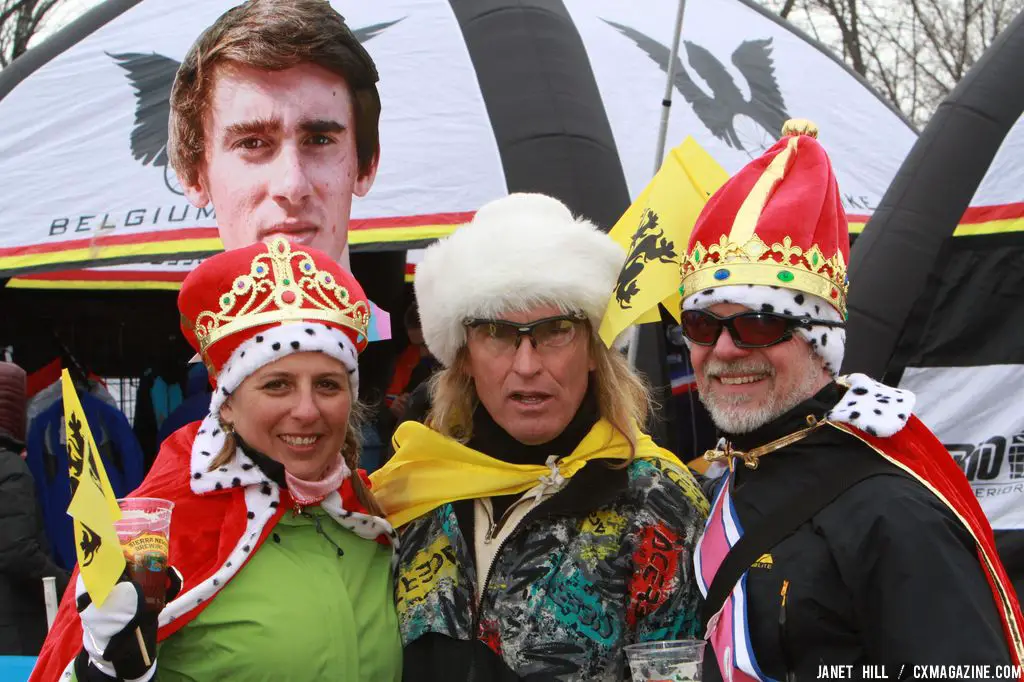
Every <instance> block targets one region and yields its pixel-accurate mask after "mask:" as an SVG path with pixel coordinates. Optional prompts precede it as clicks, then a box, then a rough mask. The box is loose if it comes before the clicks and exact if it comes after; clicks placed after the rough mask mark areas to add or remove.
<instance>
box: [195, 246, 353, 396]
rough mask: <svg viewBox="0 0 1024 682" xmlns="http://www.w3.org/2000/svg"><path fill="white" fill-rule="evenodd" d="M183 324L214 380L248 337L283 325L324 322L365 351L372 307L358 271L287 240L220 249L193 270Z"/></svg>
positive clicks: (323, 254)
mask: <svg viewBox="0 0 1024 682" xmlns="http://www.w3.org/2000/svg"><path fill="white" fill-rule="evenodd" d="M178 310H179V312H180V313H181V329H182V331H183V332H184V333H185V338H186V339H187V340H188V342H189V344H191V345H192V347H193V348H195V349H196V351H197V352H198V353H199V354H200V355H201V356H202V358H203V362H204V363H206V367H207V369H209V371H210V376H211V377H216V376H217V374H218V373H219V372H220V369H221V368H222V367H223V366H224V363H225V362H227V360H228V358H230V357H231V353H232V352H233V351H234V350H235V349H236V348H238V346H239V345H241V344H242V343H243V342H244V341H246V340H248V339H250V338H252V337H253V336H255V335H256V334H258V333H259V332H260V331H263V330H266V329H267V328H269V327H273V326H276V325H279V324H281V323H284V322H319V323H321V324H326V325H328V326H331V327H335V328H337V329H339V330H341V331H342V332H344V333H346V334H347V335H348V336H349V337H350V338H351V339H352V341H353V343H354V344H355V346H356V348H357V349H358V350H360V351H362V349H363V348H365V347H366V343H367V336H366V330H367V326H368V324H369V321H370V305H369V302H368V301H367V299H366V295H365V294H364V293H363V289H362V287H361V286H359V282H357V281H356V278H355V277H353V276H352V274H351V273H349V272H347V271H345V270H344V269H342V267H341V266H340V265H338V264H337V263H335V262H334V261H332V260H331V259H330V257H329V256H328V255H327V254H325V253H322V252H320V251H317V250H315V249H305V248H304V249H302V250H299V249H297V248H294V247H293V246H292V245H291V244H290V243H289V242H288V241H287V240H286V239H283V238H280V237H279V238H276V239H274V240H273V241H271V242H270V243H267V244H263V243H259V244H252V245H250V246H247V247H245V248H241V249H233V250H231V251H225V252H224V253H220V254H217V255H216V256H213V257H211V258H207V259H206V260H205V261H203V262H202V263H201V264H200V265H199V267H197V268H196V269H195V270H193V271H192V272H191V273H189V275H188V277H186V278H185V282H184V283H183V284H182V287H181V293H180V294H179V295H178Z"/></svg>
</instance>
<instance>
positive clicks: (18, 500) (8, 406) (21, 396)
mask: <svg viewBox="0 0 1024 682" xmlns="http://www.w3.org/2000/svg"><path fill="white" fill-rule="evenodd" d="M26 403H27V398H26V395H25V371H24V370H23V369H22V368H21V367H18V366H17V365H15V364H12V363H9V362H0V656H35V655H36V654H38V653H39V648H40V647H41V646H42V644H43V640H44V639H45V638H46V604H45V601H44V598H43V578H44V577H48V576H52V577H54V578H56V579H57V598H58V599H59V598H60V596H61V594H63V592H64V588H65V587H67V584H68V574H67V573H66V572H65V571H64V570H62V569H61V568H60V567H58V566H57V564H55V563H54V561H53V558H52V557H51V556H50V552H49V542H48V541H47V539H46V535H45V533H44V532H43V520H42V516H41V514H40V512H39V503H38V501H37V500H36V494H35V486H34V484H33V481H32V474H31V473H30V472H29V469H28V465H26V464H25V461H24V459H23V457H22V453H23V452H24V450H25V406H26Z"/></svg>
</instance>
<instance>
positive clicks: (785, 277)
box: [776, 270, 793, 282]
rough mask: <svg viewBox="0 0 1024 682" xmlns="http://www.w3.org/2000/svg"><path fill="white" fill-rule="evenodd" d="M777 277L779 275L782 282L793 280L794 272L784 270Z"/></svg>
mask: <svg viewBox="0 0 1024 682" xmlns="http://www.w3.org/2000/svg"><path fill="white" fill-rule="evenodd" d="M776 277H778V278H779V281H781V282H792V281H793V273H792V272H790V271H789V270H783V271H782V272H780V273H779V274H778V275H776Z"/></svg>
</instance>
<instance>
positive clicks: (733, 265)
mask: <svg viewBox="0 0 1024 682" xmlns="http://www.w3.org/2000/svg"><path fill="white" fill-rule="evenodd" d="M681 269H682V281H681V286H680V287H679V293H680V294H681V295H682V296H683V297H684V298H685V297H687V296H689V295H691V294H695V293H697V292H698V291H703V290H704V289H708V288H711V287H719V286H723V285H727V284H731V283H733V282H735V283H737V284H763V285H768V286H781V287H786V288H788V289H798V290H800V291H804V292H806V293H809V294H814V295H815V296H819V297H821V298H823V299H825V300H826V301H828V302H829V303H831V304H832V305H833V306H834V307H835V308H836V309H838V310H839V311H840V313H841V314H842V315H843V316H844V317H845V315H846V294H847V291H848V289H849V280H848V279H847V276H846V262H845V260H844V259H843V254H842V252H841V251H838V250H837V251H836V253H835V255H833V256H832V257H831V258H825V257H824V256H823V255H822V252H821V249H820V248H818V246H817V244H814V245H812V246H811V248H809V249H807V250H804V249H803V248H801V247H800V246H796V245H794V244H793V241H792V239H790V238H789V237H784V238H783V240H782V242H781V243H779V242H777V243H774V244H771V245H769V244H766V243H764V242H763V241H762V240H761V238H760V237H758V236H757V235H756V234H755V235H753V236H752V237H750V239H748V240H747V241H746V243H744V244H737V243H735V242H732V241H730V240H729V238H728V237H726V236H725V235H722V236H721V237H720V238H719V241H718V243H716V244H709V245H707V246H705V245H704V244H702V243H701V242H699V241H697V242H695V243H694V244H693V245H692V247H691V248H690V250H689V253H687V254H686V256H685V257H684V258H683V262H682V268H681Z"/></svg>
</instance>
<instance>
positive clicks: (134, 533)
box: [114, 497, 174, 611]
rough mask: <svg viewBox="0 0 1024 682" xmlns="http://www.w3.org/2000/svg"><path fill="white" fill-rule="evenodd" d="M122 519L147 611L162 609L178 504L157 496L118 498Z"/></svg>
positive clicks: (124, 545) (124, 544)
mask: <svg viewBox="0 0 1024 682" xmlns="http://www.w3.org/2000/svg"><path fill="white" fill-rule="evenodd" d="M117 505H118V506H119V507H120V508H121V520H120V521H116V522H115V523H114V528H115V530H117V539H118V540H119V541H120V543H121V550H122V551H123V552H124V559H125V561H126V562H127V563H128V575H130V576H131V579H132V582H134V583H135V584H136V585H138V586H139V587H140V588H142V594H143V597H144V598H145V602H146V610H148V611H160V610H161V609H163V608H164V604H165V602H166V600H167V571H166V569H167V560H168V556H167V553H168V547H169V543H170V538H171V510H173V509H174V503H173V502H170V501H168V500H161V499H159V498H156V497H130V498H126V499H123V500H118V501H117Z"/></svg>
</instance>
